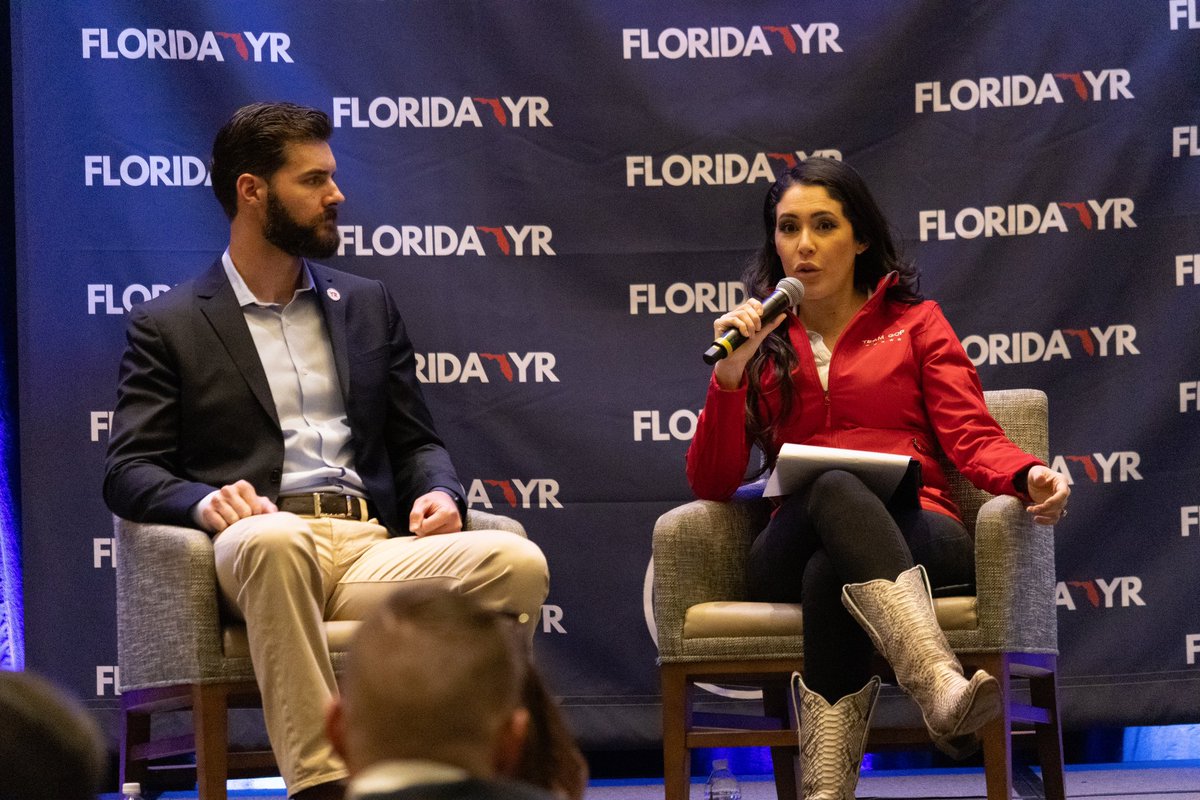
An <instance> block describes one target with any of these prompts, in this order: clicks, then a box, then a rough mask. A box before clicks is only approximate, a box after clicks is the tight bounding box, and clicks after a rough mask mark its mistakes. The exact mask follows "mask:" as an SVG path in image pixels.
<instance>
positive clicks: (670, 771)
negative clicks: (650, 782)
mask: <svg viewBox="0 0 1200 800" xmlns="http://www.w3.org/2000/svg"><path fill="white" fill-rule="evenodd" d="M661 678H662V714H663V716H662V725H663V793H664V796H665V798H666V800H688V785H689V783H690V781H691V777H692V759H691V753H690V752H689V751H688V749H687V743H686V741H685V737H686V736H687V729H688V728H689V727H690V726H691V718H692V702H691V695H690V692H689V691H688V683H687V672H686V669H685V667H684V666H683V665H678V664H664V665H663V666H662V668H661Z"/></svg>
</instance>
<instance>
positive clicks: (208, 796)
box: [192, 684, 229, 800]
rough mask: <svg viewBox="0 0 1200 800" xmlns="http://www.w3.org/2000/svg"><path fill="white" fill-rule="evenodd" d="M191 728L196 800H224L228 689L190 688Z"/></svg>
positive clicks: (226, 761) (227, 769)
mask: <svg viewBox="0 0 1200 800" xmlns="http://www.w3.org/2000/svg"><path fill="white" fill-rule="evenodd" d="M192 727H193V729H194V730H195V735H196V793H197V797H198V800H227V795H226V787H225V782H226V780H227V778H228V776H229V696H228V693H227V687H225V686H221V685H217V686H212V685H205V684H197V685H195V686H193V687H192Z"/></svg>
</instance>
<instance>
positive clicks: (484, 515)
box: [463, 509, 529, 539]
mask: <svg viewBox="0 0 1200 800" xmlns="http://www.w3.org/2000/svg"><path fill="white" fill-rule="evenodd" d="M463 530H464V531H508V532H509V533H515V534H517V535H518V536H520V537H522V538H525V539H528V538H529V535H528V534H526V533H525V526H524V525H522V524H521V523H519V522H517V521H516V520H515V519H513V518H512V517H505V516H503V515H501V514H490V513H488V512H487V511H476V510H475V509H471V510H469V511H467V518H466V519H465V520H463Z"/></svg>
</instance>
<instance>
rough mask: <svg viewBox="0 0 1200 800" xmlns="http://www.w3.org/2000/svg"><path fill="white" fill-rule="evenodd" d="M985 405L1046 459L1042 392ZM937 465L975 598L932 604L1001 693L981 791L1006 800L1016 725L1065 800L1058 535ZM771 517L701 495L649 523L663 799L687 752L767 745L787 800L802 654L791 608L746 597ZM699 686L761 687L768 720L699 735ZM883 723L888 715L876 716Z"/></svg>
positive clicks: (764, 509) (1051, 792) (890, 738)
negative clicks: (792, 685)
mask: <svg viewBox="0 0 1200 800" xmlns="http://www.w3.org/2000/svg"><path fill="white" fill-rule="evenodd" d="M985 398H986V400H987V404H988V408H989V410H990V411H991V413H992V415H993V416H994V417H995V418H996V420H997V421H998V422H999V423H1000V425H1001V426H1002V427H1003V428H1004V430H1005V432H1006V433H1007V434H1008V436H1009V437H1010V438H1011V439H1012V440H1013V441H1014V442H1016V443H1017V445H1018V446H1020V447H1021V448H1023V449H1024V450H1026V451H1028V452H1030V453H1033V454H1035V455H1037V456H1039V457H1040V458H1043V459H1045V458H1046V457H1047V451H1048V444H1047V403H1046V395H1045V394H1044V393H1042V392H1040V391H1035V390H1028V389H1015V390H1008V391H992V392H985ZM946 467H947V475H948V477H949V479H950V483H951V489H952V492H953V496H954V499H955V501H956V502H957V503H958V505H959V508H960V509H961V510H962V513H963V519H964V521H965V523H966V525H967V529H968V530H969V531H973V532H974V536H975V570H976V582H977V589H976V592H977V593H976V595H975V596H974V597H948V598H940V599H938V600H935V606H936V609H937V616H938V620H939V622H940V623H941V626H942V628H943V629H944V630H945V631H946V636H947V639H948V640H949V642H950V645H951V646H952V647H953V648H954V650H955V652H956V653H957V654H958V656H959V658H960V659H961V660H962V662H963V665H964V667H966V668H967V669H968V674H970V670H972V669H975V668H982V669H986V670H988V671H989V672H990V673H991V674H992V675H994V676H996V678H997V679H998V680H999V681H1000V683H1001V686H1002V687H1003V689H1002V691H1003V693H1004V694H1003V698H1004V709H1005V710H1004V712H1003V714H1002V716H1001V717H1000V718H998V719H997V720H995V721H993V722H992V723H990V724H989V725H988V726H986V727H985V728H984V729H983V731H982V739H983V749H984V764H985V772H986V780H987V796H988V798H989V800H1009V798H1010V797H1011V796H1012V746H1011V733H1012V729H1013V726H1014V723H1027V724H1032V725H1033V728H1034V731H1035V733H1036V739H1037V746H1038V755H1039V759H1040V761H1041V764H1042V775H1043V782H1044V784H1045V789H1046V797H1047V798H1063V797H1064V793H1063V777H1062V735H1061V730H1060V726H1059V718H1058V709H1057V683H1056V654H1057V652H1058V650H1057V625H1056V607H1055V601H1054V587H1055V574H1054V540H1053V528H1050V527H1046V526H1042V525H1037V524H1035V523H1034V522H1033V520H1032V518H1031V517H1030V515H1029V514H1028V513H1026V511H1025V510H1024V506H1023V504H1022V502H1021V501H1020V500H1018V499H1016V498H1014V497H1007V496H1002V497H991V496H990V495H988V494H986V493H984V492H981V491H980V490H978V489H976V488H975V487H974V486H972V485H971V484H970V483H968V482H967V481H966V479H965V478H963V477H962V476H961V475H960V474H959V473H958V471H957V470H955V469H954V468H953V467H951V466H950V465H949V464H948V463H946ZM768 515H769V507H768V505H767V504H766V503H765V502H763V501H761V500H749V501H747V500H740V501H739V500H738V499H737V498H735V499H734V500H733V501H731V502H728V503H714V502H710V501H702V500H701V501H695V502H692V503H688V504H687V505H684V506H681V507H679V508H676V509H673V510H672V511H669V512H667V513H666V514H664V515H663V516H662V517H660V518H659V520H658V523H657V524H656V525H655V528H654V613H655V621H656V625H657V628H658V649H659V663H660V665H661V677H662V693H663V760H664V770H665V776H664V777H665V784H666V787H665V788H666V798H667V800H685V798H686V797H687V780H688V771H689V768H690V758H689V751H690V750H691V749H693V748H699V747H738V746H742V747H745V746H770V747H771V748H772V755H773V760H774V764H775V781H776V787H777V790H778V794H779V797H780V800H787V799H789V798H795V797H796V780H795V773H794V761H793V756H794V755H795V753H796V750H797V739H796V732H795V730H794V726H795V722H794V719H793V718H792V715H791V713H790V712H789V709H788V700H787V693H786V685H787V684H786V680H787V676H788V675H790V673H791V672H792V671H793V670H798V669H800V667H801V664H802V659H803V655H802V654H803V649H802V642H803V624H802V619H801V613H800V607H799V605H792V604H786V603H752V602H747V601H746V597H747V594H746V578H745V572H744V565H745V562H746V557H747V553H748V552H749V548H750V542H751V540H752V538H753V536H754V534H755V533H756V532H757V531H759V530H761V529H762V528H763V527H764V526H765V525H766V522H767V519H768ZM1018 677H1020V678H1028V679H1029V700H1030V702H1029V703H1024V702H1021V703H1018V702H1016V693H1015V692H1014V689H1013V685H1012V679H1013V678H1018ZM705 681H707V682H715V683H733V684H756V685H760V686H762V688H763V695H762V697H763V712H764V714H763V717H759V718H754V721H753V722H750V723H748V724H747V723H746V722H745V721H744V720H741V719H731V718H730V715H719V718H715V719H711V720H709V721H708V727H707V728H706V727H705V726H704V725H703V724H702V723H701V720H700V717H701V716H703V715H699V714H697V713H695V711H694V708H693V705H694V702H693V695H695V694H696V691H697V690H696V688H695V686H696V684H697V683H702V682H705ZM1023 699H1024V698H1022V700H1023ZM710 716H711V715H710ZM880 716H887V715H877V720H878V719H879V717H880ZM917 719H918V720H919V717H918V718H917ZM764 720H765V722H764ZM789 728H793V729H791V730H789ZM909 741H912V742H920V741H925V742H928V737H927V736H926V734H925V730H924V727H923V726H921V725H920V723H919V722H917V724H916V728H914V729H913V730H895V729H874V730H873V731H872V734H871V743H872V744H873V745H882V744H892V743H898V742H909Z"/></svg>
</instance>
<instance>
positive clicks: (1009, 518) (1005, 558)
mask: <svg viewBox="0 0 1200 800" xmlns="http://www.w3.org/2000/svg"><path fill="white" fill-rule="evenodd" d="M975 578H976V597H977V610H978V614H979V630H981V631H983V632H984V639H983V640H982V641H980V642H979V643H978V644H979V646H978V647H972V648H971V649H975V650H983V651H1000V650H1008V651H1020V652H1035V653H1055V652H1057V642H1058V638H1057V637H1058V615H1057V609H1056V607H1055V602H1054V587H1055V580H1056V578H1055V574H1054V528H1053V527H1051V526H1047V525H1039V524H1037V523H1035V522H1034V521H1033V517H1031V516H1030V515H1029V513H1028V512H1027V511H1026V510H1025V505H1024V503H1022V502H1021V500H1019V499H1018V498H1016V497H1009V496H1000V497H993V498H992V499H991V500H988V501H987V502H986V503H984V505H983V506H982V507H981V508H980V509H979V516H978V518H977V520H976V524H975Z"/></svg>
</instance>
